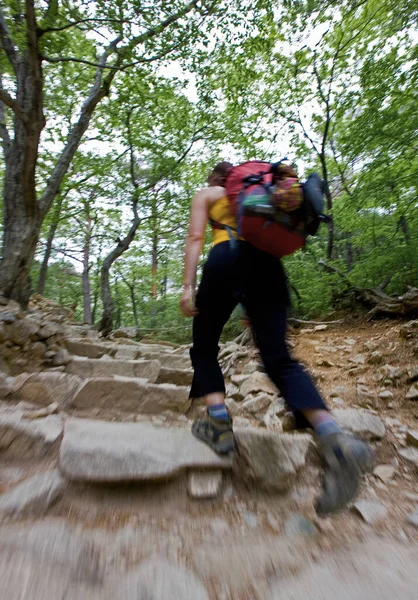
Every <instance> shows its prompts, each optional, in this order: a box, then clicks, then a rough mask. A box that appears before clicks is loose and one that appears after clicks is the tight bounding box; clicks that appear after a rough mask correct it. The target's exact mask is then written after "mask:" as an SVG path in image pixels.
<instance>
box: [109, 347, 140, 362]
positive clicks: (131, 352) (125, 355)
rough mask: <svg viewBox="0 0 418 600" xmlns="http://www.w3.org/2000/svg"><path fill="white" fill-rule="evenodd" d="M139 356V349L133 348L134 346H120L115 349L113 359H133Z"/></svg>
mask: <svg viewBox="0 0 418 600" xmlns="http://www.w3.org/2000/svg"><path fill="white" fill-rule="evenodd" d="M139 356H141V352H140V350H138V349H137V348H135V346H120V347H119V348H118V349H117V350H116V354H115V359H116V360H135V359H137V358H138V357H139Z"/></svg>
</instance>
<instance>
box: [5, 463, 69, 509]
mask: <svg viewBox="0 0 418 600" xmlns="http://www.w3.org/2000/svg"><path fill="white" fill-rule="evenodd" d="M65 487H66V482H65V480H64V479H63V478H62V476H61V474H60V472H59V471H58V470H57V469H54V470H52V471H47V472H46V473H40V474H38V475H34V476H33V477H30V478H29V479H26V480H25V481H22V482H21V483H19V484H18V485H17V486H16V487H14V488H13V489H11V490H8V491H7V492H5V493H4V494H2V495H1V496H0V515H26V514H28V513H36V514H43V513H45V512H46V511H47V510H48V508H49V507H50V506H51V505H52V504H53V503H54V502H55V501H56V500H57V499H58V498H59V497H60V495H61V494H62V493H63V492H64V490H65Z"/></svg>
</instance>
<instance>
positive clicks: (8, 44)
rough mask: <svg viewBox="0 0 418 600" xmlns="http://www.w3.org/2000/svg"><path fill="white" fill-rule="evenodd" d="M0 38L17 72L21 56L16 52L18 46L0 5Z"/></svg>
mask: <svg viewBox="0 0 418 600" xmlns="http://www.w3.org/2000/svg"><path fill="white" fill-rule="evenodd" d="M0 40H1V44H2V46H3V48H4V51H5V52H6V54H7V58H8V59H9V62H10V64H11V65H12V67H13V70H14V72H15V73H16V71H17V67H18V64H19V56H18V54H17V52H16V48H15V45H14V42H13V39H12V36H11V33H10V31H9V28H8V27H7V24H6V20H5V18H4V14H3V11H2V9H1V7H0Z"/></svg>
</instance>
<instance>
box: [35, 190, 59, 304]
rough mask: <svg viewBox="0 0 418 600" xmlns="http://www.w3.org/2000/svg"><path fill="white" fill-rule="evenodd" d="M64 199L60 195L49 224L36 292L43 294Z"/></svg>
mask: <svg viewBox="0 0 418 600" xmlns="http://www.w3.org/2000/svg"><path fill="white" fill-rule="evenodd" d="M63 200H64V196H60V198H59V200H58V202H57V203H56V205H55V209H54V214H53V217H52V222H51V225H50V226H49V231H48V237H47V240H46V248H45V254H44V258H43V261H42V265H41V270H40V271H39V278H38V283H37V286H36V293H37V294H41V296H43V295H44V293H45V284H46V276H47V272H48V263H49V259H50V258H51V252H52V243H53V241H54V237H55V233H56V231H57V229H58V224H59V221H60V215H61V207H62V203H63Z"/></svg>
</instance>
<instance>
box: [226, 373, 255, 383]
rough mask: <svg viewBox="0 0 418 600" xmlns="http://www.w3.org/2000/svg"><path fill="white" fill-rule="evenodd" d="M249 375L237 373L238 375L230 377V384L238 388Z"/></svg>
mask: <svg viewBox="0 0 418 600" xmlns="http://www.w3.org/2000/svg"><path fill="white" fill-rule="evenodd" d="M250 375H251V373H239V374H238V375H232V376H231V382H232V383H233V384H234V385H237V386H240V385H241V384H242V383H243V382H244V381H246V380H247V379H248V378H249V376H250Z"/></svg>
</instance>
